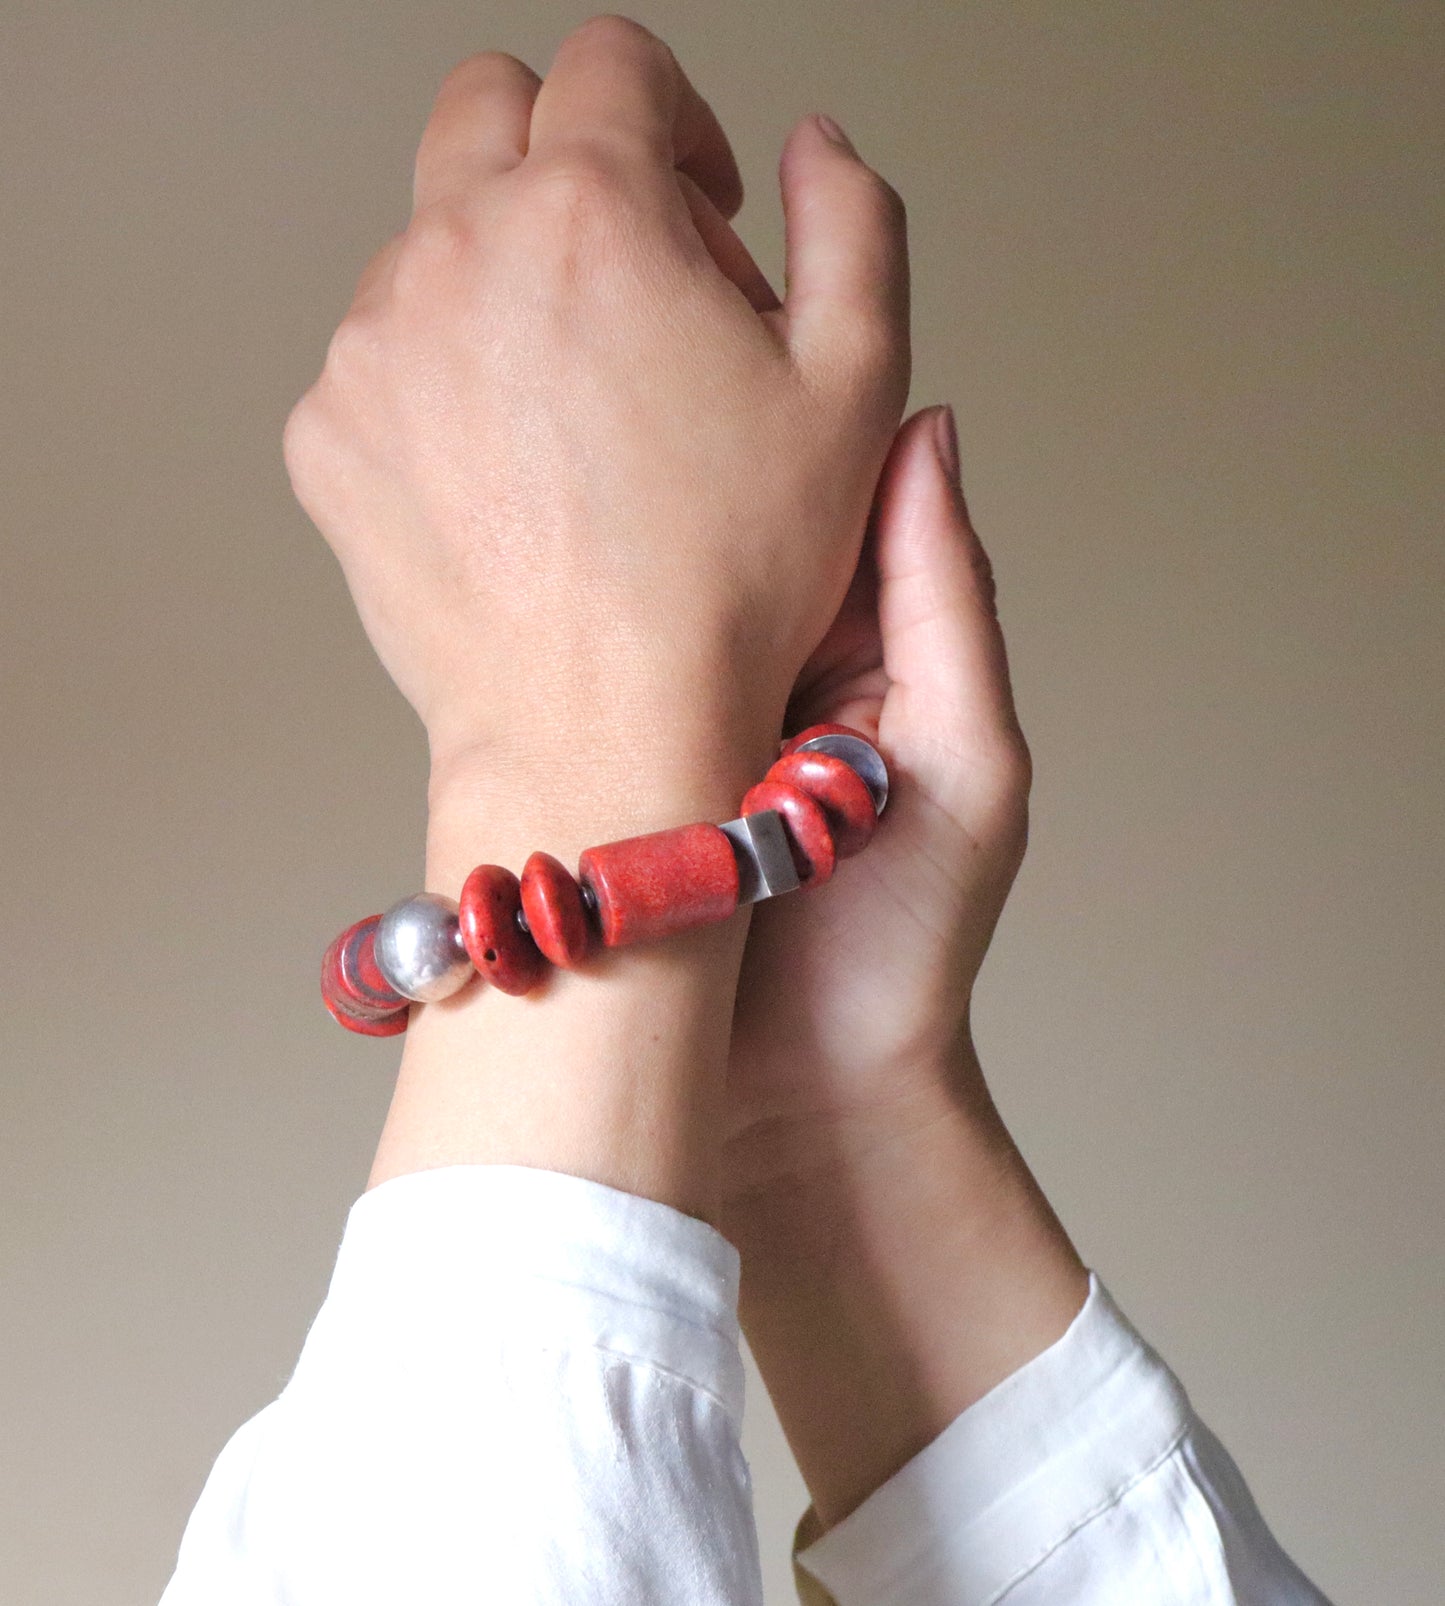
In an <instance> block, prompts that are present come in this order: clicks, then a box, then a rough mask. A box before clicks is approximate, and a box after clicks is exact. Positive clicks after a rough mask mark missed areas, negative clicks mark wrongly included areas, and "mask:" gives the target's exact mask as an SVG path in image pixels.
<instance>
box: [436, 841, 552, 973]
mask: <svg viewBox="0 0 1445 1606" xmlns="http://www.w3.org/2000/svg"><path fill="white" fill-rule="evenodd" d="M521 907H522V899H521V883H520V882H519V881H518V880H517V878H516V876H514V875H513V874H512V872H511V871H510V870H506V869H504V868H503V867H502V866H501V865H500V864H479V865H478V866H477V867H476V869H475V870H473V871H472V873H471V874H470V875H469V876H468V877H467V879H466V881H465V883H464V884H463V886H462V895H461V897H460V899H458V907H457V921H458V923H459V924H460V926H461V931H462V942H463V944H464V945H465V947H466V950H467V955H468V957H469V958H470V959H471V962H472V963H473V964H474V965H475V966H476V967H477V974H478V975H479V976H485V977H486V979H487V980H488V981H489V982H491V984H492V986H493V987H495V988H496V989H497V990H498V991H499V992H503V993H529V992H531V990H532V989H533V988H534V987H535V986H536V985H537V983H538V982H539V981H541V979H542V973H543V972H544V971H545V970H546V968H547V961H546V960H545V959H543V957H542V955H541V954H540V953H539V952H538V950H537V945H536V943H534V942H533V941H532V939H531V938H530V937H529V936H528V935H527V933H526V932H525V931H523V930H522V928H521V927H520V926H519V925H518V924H517V911H518V910H519V909H520V908H521Z"/></svg>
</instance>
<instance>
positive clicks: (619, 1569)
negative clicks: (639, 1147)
mask: <svg viewBox="0 0 1445 1606" xmlns="http://www.w3.org/2000/svg"><path fill="white" fill-rule="evenodd" d="M737 1282H738V1257H737V1253H736V1251H735V1250H734V1249H733V1248H732V1246H731V1245H730V1244H728V1243H727V1242H726V1240H725V1239H723V1238H722V1237H721V1236H720V1235H719V1234H718V1233H716V1232H714V1231H713V1230H712V1228H710V1227H708V1226H706V1225H704V1224H703V1223H701V1222H699V1221H695V1220H693V1219H691V1218H690V1217H687V1216H684V1215H682V1214H680V1213H679V1212H677V1211H674V1210H671V1209H669V1208H668V1207H666V1206H664V1205H660V1204H657V1203H655V1202H653V1201H651V1200H647V1199H640V1198H636V1197H634V1196H633V1195H631V1194H625V1193H619V1192H617V1191H616V1190H614V1189H611V1188H606V1187H603V1186H601V1185H600V1184H597V1183H592V1182H587V1181H584V1180H582V1179H580V1178H577V1177H570V1176H563V1175H560V1174H558V1173H555V1172H549V1171H537V1170H529V1169H526V1168H523V1167H517V1166H453V1167H447V1168H444V1169H440V1170H435V1171H427V1172H421V1173H418V1174H416V1175H412V1176H406V1177H399V1178H396V1179H395V1180H393V1181H390V1182H386V1183H383V1184H382V1185H381V1186H380V1187H379V1188H376V1189H373V1190H372V1191H371V1192H369V1193H367V1194H364V1195H363V1196H362V1197H361V1198H360V1199H358V1200H357V1201H356V1203H355V1204H354V1205H353V1206H352V1209H351V1213H350V1216H349V1217H348V1220H347V1225H346V1232H345V1235H344V1237H343V1240H342V1244H341V1250H340V1253H339V1255H338V1257H337V1262H336V1268H335V1272H334V1274H333V1276H332V1280H331V1287H330V1291H329V1293H328V1295H327V1297H326V1301H325V1303H324V1304H323V1306H322V1308H321V1311H320V1313H319V1314H318V1316H317V1318H316V1320H315V1322H314V1323H313V1325H312V1328H311V1332H310V1334H309V1335H308V1337H307V1339H306V1343H305V1346H304V1348H303V1350H302V1353H301V1358H300V1361H299V1362H298V1364H297V1367H296V1370H295V1372H294V1373H293V1375H292V1377H291V1379H290V1381H289V1382H288V1383H287V1385H286V1387H285V1388H284V1389H283V1390H282V1392H281V1395H280V1397H279V1398H278V1399H276V1400H275V1401H274V1402H273V1403H271V1404H270V1405H268V1406H266V1407H265V1409H264V1410H262V1411H261V1412H260V1413H259V1414H258V1415H257V1416H255V1417H253V1418H252V1419H251V1420H250V1421H249V1422H247V1423H246V1424H245V1425H244V1426H243V1427H241V1428H240V1429H239V1430H238V1431H237V1432H236V1434H235V1435H234V1436H233V1437H232V1439H231V1440H230V1442H229V1443H228V1444H227V1445H226V1446H225V1448H224V1449H223V1450H222V1452H221V1454H220V1457H219V1458H218V1459H217V1461H216V1464H215V1466H214V1467H213V1469H212V1471H211V1474H210V1477H209V1478H208V1479H207V1482H206V1486H205V1488H204V1490H203V1491H202V1494H201V1497H200V1500H199V1502H198V1503H197V1505H196V1508H195V1510H194V1512H193V1513H192V1514H191V1518H190V1521H189V1523H188V1524H187V1526H186V1531H185V1536H184V1538H183V1540H182V1542H181V1549H180V1556H179V1560H178V1564H177V1567H176V1571H175V1575H174V1577H173V1578H172V1579H171V1582H170V1584H169V1586H168V1587H167V1589H166V1592H165V1595H164V1596H163V1598H162V1606H382V1603H386V1606H401V1603H405V1606H462V1603H464V1602H465V1603H466V1606H482V1603H494V1602H495V1603H498V1606H531V1603H538V1606H541V1603H548V1606H550V1603H559V1606H560V1603H562V1602H566V1603H567V1606H623V1603H626V1606H652V1603H657V1606H693V1603H697V1606H703V1603H707V1606H759V1603H760V1602H761V1600H762V1585H761V1581H760V1576H759V1569H758V1557H757V1540H756V1533H755V1530H754V1526H753V1515H752V1501H751V1490H750V1486H749V1480H748V1472H747V1467H746V1465H745V1463H744V1461H743V1457H742V1453H741V1450H740V1449H739V1444H738V1430H739V1425H740V1421H741V1415H742V1392H743V1374H742V1367H741V1363H740V1360H739V1353H738V1331H737V1314H736V1312H737ZM797 1563H798V1566H799V1569H800V1578H801V1582H800V1587H801V1588H802V1589H803V1590H804V1591H805V1592H806V1593H810V1594H811V1595H812V1597H813V1598H815V1599H816V1598H823V1599H826V1598H827V1597H826V1595H825V1594H824V1593H823V1589H822V1588H821V1587H820V1585H821V1586H826V1590H827V1591H830V1592H831V1594H832V1596H833V1597H834V1599H835V1600H836V1601H837V1603H838V1606H884V1603H885V1602H886V1603H888V1606H935V1603H937V1606H944V1603H947V1606H985V1603H994V1602H1007V1603H1008V1606H1041V1603H1043V1602H1049V1603H1051V1606H1052V1603H1061V1606H1062V1603H1068V1606H1103V1603H1104V1602H1108V1603H1110V1606H1117V1603H1121V1602H1129V1603H1130V1606H1186V1603H1187V1606H1196V1603H1198V1606H1228V1603H1235V1606H1266V1603H1268V1606H1297V1603H1299V1606H1315V1603H1318V1602H1320V1601H1321V1600H1322V1598H1323V1597H1321V1596H1320V1595H1319V1594H1318V1593H1317V1592H1316V1591H1315V1590H1313V1589H1312V1588H1311V1586H1310V1585H1309V1584H1308V1583H1306V1582H1305V1580H1304V1579H1303V1578H1302V1577H1301V1576H1300V1575H1299V1573H1298V1572H1297V1571H1296V1570H1295V1569H1294V1567H1293V1566H1292V1565H1291V1564H1290V1562H1289V1561H1288V1560H1287V1559H1286V1558H1285V1557H1284V1555H1283V1554H1282V1553H1281V1552H1280V1551H1279V1549H1278V1547H1277V1546H1276V1545H1275V1543H1274V1541H1273V1540H1272V1538H1271V1537H1270V1535H1269V1533H1268V1531H1267V1530H1266V1529H1265V1527H1264V1525H1263V1523H1262V1522H1261V1520H1260V1517H1259V1514H1258V1512H1257V1511H1256V1510H1255V1508H1254V1506H1253V1503H1252V1502H1251V1501H1250V1498H1249V1495H1248V1492H1247V1491H1246V1489H1245V1487H1244V1485H1243V1483H1242V1482H1241V1481H1240V1479H1239V1475H1238V1473H1237V1472H1236V1470H1235V1469H1234V1466H1233V1464H1232V1463H1231V1462H1230V1460H1229V1458H1228V1457H1227V1456H1226V1455H1225V1453H1224V1451H1223V1450H1222V1448H1220V1446H1219V1445H1218V1444H1217V1443H1216V1442H1215V1440H1214V1439H1213V1438H1212V1437H1210V1435H1209V1434H1208V1432H1207V1431H1206V1430H1205V1429H1204V1428H1203V1426H1202V1425H1201V1424H1200V1423H1199V1421H1198V1420H1197V1418H1195V1417H1194V1415H1193V1413H1192V1412H1191V1410H1190V1408H1189V1404H1188V1401H1187V1400H1186V1398H1185V1396H1184V1393H1183V1391H1182V1389H1181V1388H1180V1387H1179V1385H1178V1383H1177V1382H1176V1381H1175V1379H1174V1378H1173V1376H1172V1375H1171V1374H1170V1373H1169V1371H1168V1370H1167V1369H1166V1368H1165V1367H1164V1365H1163V1363H1162V1362H1161V1361H1159V1359H1158V1358H1157V1357H1156V1356H1155V1355H1154V1354H1153V1353H1152V1352H1151V1351H1150V1350H1148V1349H1147V1347H1146V1346H1144V1344H1143V1343H1142V1341H1141V1340H1140V1339H1139V1338H1138V1336H1137V1335H1136V1334H1135V1333H1134V1332H1133V1331H1132V1329H1130V1328H1129V1326H1128V1325H1127V1323H1125V1322H1124V1320H1123V1318H1122V1317H1121V1316H1120V1315H1119V1314H1118V1312H1117V1311H1116V1310H1115V1308H1114V1306H1113V1305H1112V1303H1111V1302H1110V1300H1109V1298H1108V1296H1107V1294H1105V1293H1104V1291H1103V1289H1102V1288H1101V1287H1100V1286H1099V1285H1098V1284H1097V1283H1095V1284H1093V1285H1092V1289H1091V1293H1090V1296H1089V1300H1088V1303H1087V1304H1086V1305H1085V1307H1084V1310H1083V1311H1082V1312H1081V1314H1080V1316H1079V1317H1078V1319H1077V1320H1076V1321H1075V1323H1074V1325H1073V1326H1072V1327H1071V1328H1070V1330H1069V1332H1068V1333H1067V1334H1066V1335H1065V1336H1064V1338H1062V1339H1061V1340H1060V1341H1059V1343H1058V1344H1056V1345H1055V1346H1054V1347H1053V1348H1052V1349H1050V1350H1049V1351H1047V1352H1046V1353H1045V1354H1044V1355H1042V1356H1040V1357H1038V1358H1037V1359H1036V1360H1035V1361H1033V1362H1031V1363H1030V1364H1029V1365H1028V1366H1026V1367H1024V1368H1023V1369H1022V1370H1021V1371H1020V1372H1018V1373H1016V1374H1015V1375H1014V1376H1013V1377H1011V1378H1010V1379H1008V1380H1007V1381H1006V1382H1005V1383H1004V1384H1002V1385H1001V1386H1000V1387H999V1388H998V1389H996V1390H995V1391H994V1392H993V1393H992V1394H990V1395H988V1396H987V1398H985V1399H983V1400H981V1401H980V1402H979V1403H978V1404H976V1405H974V1406H972V1407H970V1409H969V1410H967V1411H965V1412H964V1413H963V1415H962V1416H960V1417H959V1418H958V1419H957V1421H955V1422H954V1423H953V1424H952V1425H951V1426H950V1427H949V1428H948V1429H947V1430H946V1431H945V1432H944V1433H943V1434H942V1435H940V1437H939V1438H938V1439H937V1440H935V1441H934V1443H933V1444H931V1445H929V1446H928V1447H927V1448H926V1449H925V1450H924V1451H923V1452H922V1453H921V1454H920V1455H918V1456H916V1457H915V1458H914V1459H913V1460H912V1461H911V1462H909V1464H908V1465H907V1466H905V1467H904V1468H903V1469H902V1470H901V1471H900V1472H899V1473H898V1474H897V1475H896V1476H895V1477H893V1478H892V1479H890V1480H889V1481H888V1482H887V1483H886V1484H884V1485H883V1487H882V1488H881V1489H879V1490H877V1491H876V1492H875V1493H874V1494H873V1495H872V1496H870V1497H869V1499H868V1500H867V1501H865V1502H864V1504H863V1505H862V1506H860V1507H859V1508H858V1510H857V1511H855V1512H854V1513H853V1514H852V1515H851V1516H850V1517H848V1518H847V1519H846V1520H845V1521H844V1522H842V1523H841V1524H839V1525H838V1526H837V1527H835V1528H833V1529H832V1530H831V1531H830V1532H828V1533H827V1534H825V1535H823V1537H822V1538H821V1539H818V1540H816V1541H815V1542H813V1543H811V1544H809V1545H807V1546H806V1548H803V1549H802V1550H800V1551H799V1553H798V1555H797ZM814 1580H817V1581H818V1582H815V1581H814Z"/></svg>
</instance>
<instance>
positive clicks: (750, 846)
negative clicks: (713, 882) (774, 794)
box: [718, 809, 799, 903]
mask: <svg viewBox="0 0 1445 1606" xmlns="http://www.w3.org/2000/svg"><path fill="white" fill-rule="evenodd" d="M718 829H719V830H720V831H721V832H722V834H723V835H724V836H725V837H727V839H728V840H729V841H730V842H731V843H732V845H733V852H734V854H735V855H736V856H737V861H738V902H739V903H758V902H759V901H760V900H761V899H763V898H776V897H777V896H778V894H779V893H780V892H792V891H794V890H795V889H796V888H797V886H798V885H799V881H798V867H797V865H796V864H794V863H793V850H792V849H791V848H790V847H789V846H788V831H787V827H786V826H785V825H784V824H783V817H782V815H781V814H779V813H778V811H777V810H776V809H760V810H759V811H758V813H756V814H745V815H744V816H743V817H742V819H740V820H729V821H727V823H726V824H725V825H720V826H719V827H718Z"/></svg>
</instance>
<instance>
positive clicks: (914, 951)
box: [727, 408, 1030, 1204]
mask: <svg viewBox="0 0 1445 1606" xmlns="http://www.w3.org/2000/svg"><path fill="white" fill-rule="evenodd" d="M825 720H826V721H834V720H836V721H838V722H839V723H842V724H846V725H851V726H853V727H854V728H855V729H857V730H859V731H861V732H863V733H864V734H865V735H868V736H870V737H873V738H874V739H876V740H877V741H878V743H879V745H880V747H881V749H882V751H883V753H884V754H885V755H886V758H887V762H888V766H889V770H890V774H891V778H892V792H891V796H890V800H889V803H888V807H887V810H886V811H885V813H884V816H883V820H882V823H881V824H880V827H879V830H878V833H877V835H876V836H875V837H874V838H873V840H872V842H871V843H870V844H869V847H868V850H867V852H866V853H864V854H862V855H860V856H859V857H857V858H856V859H850V860H848V861H847V862H846V863H845V864H843V865H842V866H840V868H839V870H838V872H837V873H836V874H835V875H834V877H833V879H832V880H831V881H830V882H829V883H827V884H826V885H825V886H823V887H820V888H817V889H816V890H813V891H810V892H808V893H806V894H804V895H801V896H797V897H792V898H782V899H778V900H777V901H776V902H770V903H766V904H763V905H761V906H760V907H759V908H758V910H757V912H756V913H755V915H754V919H753V926H752V930H751V933H750V934H749V939H748V947H747V952H746V956H745V959H744V969H743V979H742V984H741V987H740V991H739V998H738V1005H737V1012H736V1018H735V1022H734V1035H733V1047H732V1056H731V1063H730V1073H729V1074H730V1092H731V1096H732V1101H733V1110H734V1132H733V1137H732V1139H731V1142H730V1147H729V1155H728V1164H727V1177H728V1185H729V1187H730V1189H732V1190H733V1191H734V1192H735V1193H736V1194H737V1195H738V1196H739V1197H743V1196H751V1197H752V1198H753V1200H754V1203H755V1204H756V1200H757V1196H758V1195H760V1194H763V1195H765V1194H766V1193H767V1192H768V1190H770V1189H777V1190H779V1191H787V1192H795V1191H796V1189H797V1186H798V1184H799V1182H800V1181H802V1180H804V1179H806V1178H807V1177H808V1175H809V1174H810V1173H814V1172H826V1171H827V1170H828V1168H830V1167H833V1166H837V1165H839V1164H844V1163H846V1162H847V1161H848V1159H850V1158H851V1157H853V1156H854V1155H856V1154H857V1153H859V1152H861V1151H864V1150H866V1149H867V1148H868V1147H870V1146H871V1145H873V1144H876V1143H879V1142H882V1141H884V1140H886V1139H888V1138H889V1137H891V1136H892V1135H895V1134H897V1133H898V1132H900V1131H907V1130H908V1129H909V1128H910V1127H911V1126H912V1125H913V1124H914V1123H915V1122H916V1121H917V1120H918V1119H919V1118H920V1114H921V1113H923V1112H932V1111H933V1110H934V1109H936V1108H937V1107H938V1105H937V1100H936V1098H935V1095H936V1094H937V1092H938V1091H939V1090H940V1089H944V1090H947V1091H948V1092H949V1093H950V1096H952V1095H955V1094H957V1093H960V1092H962V1093H964V1094H967V1095H968V1096H970V1097H972V1098H974V1099H975V1101H977V1100H979V1099H981V1098H982V1096H983V1093H982V1083H981V1081H980V1080H978V1078H977V1074H976V1070H975V1069H974V1068H973V1067H972V1056H971V1053H969V1052H968V1050H967V1046H966V1039H967V1033H968V1012H969V1001H970V997H971V994H972V989H973V984H974V980H975V978H976V977H977V975H978V971H979V967H980V965H981V964H982V962H983V957H984V953H985V951H986V950H987V948H988V944H989V940H990V938H991V936H992V934H993V930H994V926H995V924H996V923H997V921H998V917H999V914H1000V912H1001V910H1002V908H1003V904H1004V900H1005V898H1006V897H1007V895H1008V891H1009V888H1010V886H1011V885H1012V883H1013V879H1014V876H1015V873H1016V872H1017V870H1018V867H1019V863H1020V861H1021V859H1022V857H1023V852H1024V844H1025V841H1026V839H1027V834H1028V824H1027V822H1028V790H1029V778H1030V762H1029V753H1028V748H1027V746H1026V744H1025V741H1024V737H1023V733H1022V731H1021V730H1020V729H1019V724H1018V720H1017V718H1016V716H1015V712H1014V706H1013V698H1012V695H1011V692H1010V687H1009V677H1008V665H1007V660H1006V658H1005V653H1004V643H1003V636H1002V633H1001V631H1000V629H999V624H998V619H997V615H996V614H995V611H994V587H993V579H992V575H991V572H990V569H989V564H988V559H987V557H986V556H985V554H984V551H983V547H982V546H981V544H980V542H979V540H978V537H977V536H976V535H975V534H974V531H973V528H972V525H971V524H970V522H969V517H968V511H967V508H966V507H965V505H964V499H963V493H962V490H961V488H960V485H959V480H958V467H957V445H956V442H955V439H954V433H953V422H952V414H951V412H950V411H949V410H948V409H944V408H938V409H930V410H928V411H926V412H923V413H920V414H917V415H916V416H915V417H913V418H912V419H910V420H909V421H908V423H907V424H905V425H904V427H903V428H902V430H900V432H899V434H898V438H897V441H896V443H895V445H894V447H893V450H892V452H891V453H890V455H889V458H888V462H887V466H886V467H885V469H884V472H883V475H882V479H881V481H880V484H879V487H878V492H877V499H876V506H875V510H874V517H873V525H872V529H871V532H870V537H869V542H868V546H867V547H866V549H865V551H864V554H863V561H862V562H861V563H860V565H859V567H858V571H857V574H856V575H855V577H854V581H853V584H852V586H851V588H850V590H849V592H848V594H847V598H846V600H845V602H844V604H843V606H842V608H841V609H840V611H839V613H838V615H837V617H836V619H835V620H834V622H833V625H832V627H831V629H830V630H829V632H828V634H827V636H826V638H825V639H824V640H823V642H822V644H821V645H820V646H819V647H818V649H817V651H816V652H815V653H814V654H813V655H812V657H811V659H810V660H809V662H808V664H807V666H806V668H805V669H804V671H803V673H802V674H801V676H800V677H799V680H798V683H797V686H796V688H795V690H794V693H793V698H792V702H791V705H790V707H789V710H788V718H787V728H788V729H789V730H790V731H795V730H799V729H802V728H804V727H806V726H808V725H813V724H816V723H819V722H821V721H825Z"/></svg>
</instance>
